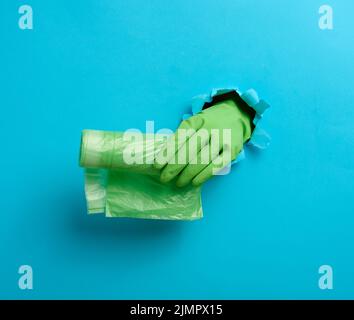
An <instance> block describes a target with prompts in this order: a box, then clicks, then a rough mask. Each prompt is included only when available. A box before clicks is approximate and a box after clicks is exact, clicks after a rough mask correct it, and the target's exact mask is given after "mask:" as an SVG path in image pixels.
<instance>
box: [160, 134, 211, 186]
mask: <svg viewBox="0 0 354 320" xmlns="http://www.w3.org/2000/svg"><path fill="white" fill-rule="evenodd" d="M208 142H209V134H208V131H207V130H203V129H200V130H198V131H197V132H196V133H195V134H194V135H193V136H191V137H190V138H189V140H188V141H187V142H186V143H184V144H183V145H182V146H181V147H180V148H179V149H178V151H177V152H176V153H175V155H174V157H173V158H171V159H170V160H169V161H168V163H167V165H166V166H165V167H164V169H163V170H162V172H161V178H160V180H161V182H164V183H166V182H169V181H171V180H172V179H174V178H175V177H176V176H177V175H178V174H179V173H180V172H181V171H182V170H183V169H184V168H185V167H186V166H187V165H188V164H189V163H192V164H193V163H194V164H197V163H198V159H197V158H198V154H199V153H200V151H201V149H202V148H203V147H204V146H205V145H207V144H208ZM207 156H208V155H207ZM207 158H208V157H207ZM207 163H208V162H206V164H207Z"/></svg>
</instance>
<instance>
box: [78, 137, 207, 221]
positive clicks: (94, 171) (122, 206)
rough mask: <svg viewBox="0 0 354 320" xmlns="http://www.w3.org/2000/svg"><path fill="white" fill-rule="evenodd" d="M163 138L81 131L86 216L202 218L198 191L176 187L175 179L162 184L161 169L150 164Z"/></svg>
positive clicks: (163, 140)
mask: <svg viewBox="0 0 354 320" xmlns="http://www.w3.org/2000/svg"><path fill="white" fill-rule="evenodd" d="M165 139H166V136H165V135H158V134H144V135H142V134H140V135H139V134H138V133H132V135H131V136H129V134H127V133H125V134H124V133H122V132H111V131H97V130H84V131H83V133H82V139H81V148H80V166H82V167H84V168H85V195H86V200H87V209H88V213H90V214H91V213H105V214H106V216H107V217H129V218H143V219H167V220H195V219H199V218H201V217H202V216H203V213H202V204H201V187H194V186H192V185H190V186H187V187H184V188H178V187H176V186H175V182H174V181H171V182H170V183H168V184H162V183H161V182H160V180H159V171H157V170H156V169H155V168H154V167H153V166H152V162H153V159H154V155H155V154H156V152H158V151H159V150H160V149H161V148H162V146H163V144H164V142H165ZM127 159H128V160H127ZM132 160H135V162H134V161H132Z"/></svg>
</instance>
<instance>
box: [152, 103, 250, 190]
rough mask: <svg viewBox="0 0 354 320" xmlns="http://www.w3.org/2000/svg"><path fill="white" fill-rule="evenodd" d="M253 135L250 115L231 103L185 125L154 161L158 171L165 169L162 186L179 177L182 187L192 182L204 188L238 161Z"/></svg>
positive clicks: (186, 122) (214, 107)
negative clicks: (216, 174) (218, 172)
mask: <svg viewBox="0 0 354 320" xmlns="http://www.w3.org/2000/svg"><path fill="white" fill-rule="evenodd" d="M190 129H192V130H190ZM186 130H189V131H190V132H189V133H186ZM187 132H188V131H187ZM251 133H252V119H251V115H250V114H249V113H248V112H247V111H245V110H244V109H243V108H240V107H239V106H238V105H236V103H235V102H234V100H231V99H229V100H225V101H222V102H218V103H216V104H214V105H212V106H211V107H209V108H207V109H205V110H203V111H201V112H200V113H198V114H196V115H194V116H192V117H190V118H189V119H187V120H184V121H182V123H181V125H180V126H179V127H178V129H177V131H176V133H175V134H174V135H173V136H172V137H171V138H170V139H169V140H168V141H167V143H166V145H165V147H164V148H163V149H162V150H161V151H160V152H159V153H158V154H157V156H156V157H155V163H154V166H155V168H157V169H162V172H161V176H160V180H161V182H168V181H171V180H172V179H174V178H175V177H177V176H178V178H177V181H176V185H177V186H179V187H182V186H185V185H187V184H189V183H190V182H192V184H193V185H195V186H198V185H201V184H202V183H204V182H205V181H206V180H208V179H209V178H210V177H211V176H212V175H214V174H215V173H216V172H217V171H219V170H221V169H222V168H223V167H225V166H226V165H227V164H229V163H230V162H231V161H232V160H234V159H236V157H237V155H238V154H239V153H240V151H241V150H242V148H243V144H244V142H245V141H247V140H248V139H249V138H250V136H251ZM185 136H187V137H188V139H184V137H185ZM181 137H183V138H181ZM191 150H193V152H191Z"/></svg>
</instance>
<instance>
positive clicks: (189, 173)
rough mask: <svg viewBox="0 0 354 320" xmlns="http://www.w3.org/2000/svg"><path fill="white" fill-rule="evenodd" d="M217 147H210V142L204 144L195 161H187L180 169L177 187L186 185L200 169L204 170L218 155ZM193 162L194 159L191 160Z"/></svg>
mask: <svg viewBox="0 0 354 320" xmlns="http://www.w3.org/2000/svg"><path fill="white" fill-rule="evenodd" d="M219 151H220V150H219V149H215V148H212V146H211V144H210V143H209V144H207V145H205V146H204V147H203V148H202V149H201V150H200V151H199V153H198V156H197V162H196V163H195V164H194V163H189V164H188V166H187V167H186V168H185V169H184V170H183V171H182V173H181V174H180V176H179V177H178V179H177V181H176V185H177V186H178V187H184V186H186V185H188V184H189V183H190V182H191V181H192V180H193V179H194V178H195V177H196V176H197V175H198V174H199V173H200V172H201V171H202V170H204V169H205V168H206V167H207V166H208V165H209V163H211V162H212V161H213V160H214V159H215V158H216V157H217V156H218V155H219ZM193 162H194V161H193Z"/></svg>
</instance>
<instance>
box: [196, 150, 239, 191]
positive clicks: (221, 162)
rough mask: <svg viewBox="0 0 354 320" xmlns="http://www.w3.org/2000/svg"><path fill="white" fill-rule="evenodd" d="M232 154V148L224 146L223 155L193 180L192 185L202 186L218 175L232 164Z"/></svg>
mask: <svg viewBox="0 0 354 320" xmlns="http://www.w3.org/2000/svg"><path fill="white" fill-rule="evenodd" d="M231 153H232V152H231V148H230V147H225V146H224V148H223V151H222V152H221V154H219V155H218V156H217V157H216V158H215V159H214V160H213V161H212V162H211V163H209V164H208V166H207V167H206V168H204V169H203V170H202V171H201V172H200V173H199V174H198V175H197V176H196V177H195V178H194V179H193V180H192V184H193V185H194V186H200V185H201V184H203V183H204V182H205V181H207V180H208V179H210V178H211V177H212V176H213V175H217V174H218V172H219V171H220V170H222V169H223V168H225V167H226V166H227V165H228V164H229V163H230V162H231Z"/></svg>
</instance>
